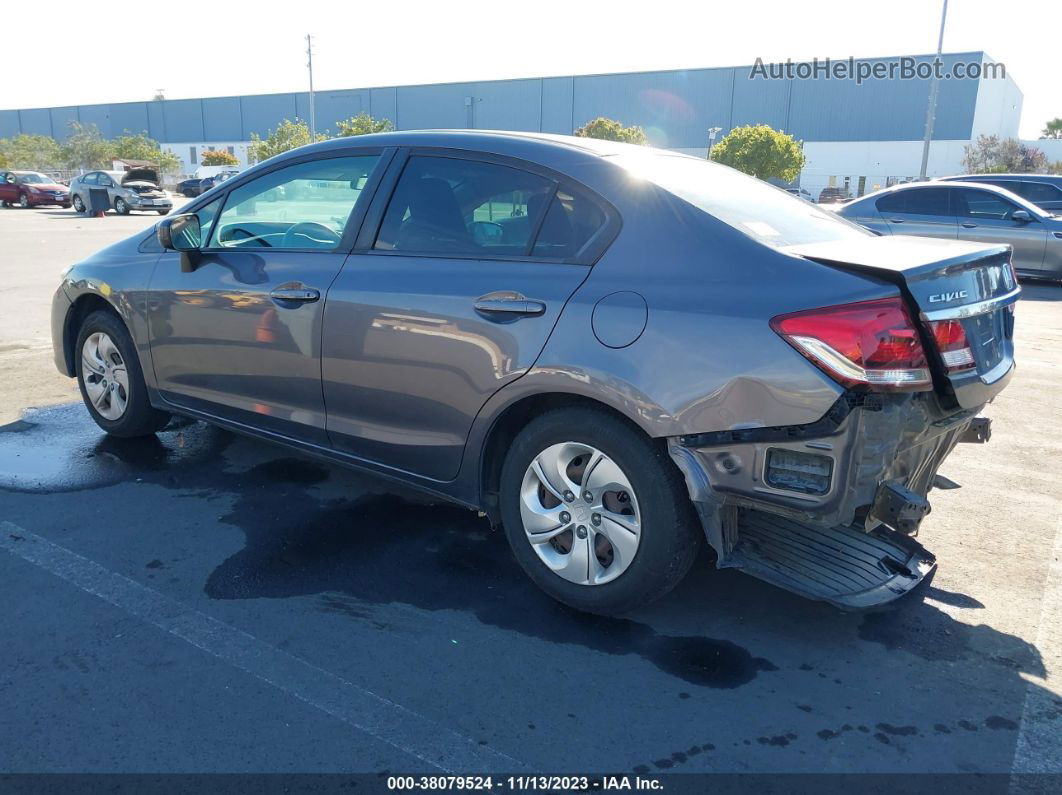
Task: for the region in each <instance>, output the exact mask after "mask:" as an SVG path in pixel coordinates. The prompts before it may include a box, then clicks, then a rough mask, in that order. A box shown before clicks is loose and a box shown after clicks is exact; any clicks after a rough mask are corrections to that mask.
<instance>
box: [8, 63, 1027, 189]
mask: <svg viewBox="0 0 1062 795" xmlns="http://www.w3.org/2000/svg"><path fill="white" fill-rule="evenodd" d="M942 60H943V64H942V66H943V70H942V71H943V73H944V74H945V75H948V78H947V79H942V80H940V83H939V85H940V91H939V98H938V101H937V114H936V123H935V126H934V130H933V143H932V148H931V155H930V161H929V173H930V176H934V175H944V174H953V173H957V172H960V171H961V167H960V162H961V160H962V154H963V147H964V146H965V145H967V144H968V143H970V142H971V141H972V140H974V139H976V138H977V137H978V136H979V135H999V136H1001V137H1017V134H1018V123H1019V120H1020V116H1021V104H1022V94H1021V91H1020V90H1019V89H1018V87H1017V85H1016V84H1015V82H1014V81H1013V79H1012V78H1011V77H1010V75H1007V74H1006V73H1005V69H1003V68H1001V67H1002V65H1000V64H996V63H995V62H994V61H993V60H992V59H991V58H989V57H988V56H987V55H986V54H985V53H983V52H968V53H949V54H946V55H944V56H943V59H942ZM931 62H932V56H904V57H895V58H880V59H865V60H859V61H842V62H833V63H832V64H830V65H829V68H823V66H824V63H820V64H818V65H817V66H816V65H812V64H804V65H789V67H788V68H787V69H781V68H772V67H770V65H764V64H756V65H752V66H738V67H720V68H710V69H684V70H674V71H663V72H634V73H626V74H603V75H573V76H565V77H542V78H529V79H515V80H486V81H479V82H468V83H446V84H434V85H410V86H389V87H383V88H351V89H343V90H338V91H318V92H317V93H316V94H315V122H316V126H317V129H318V130H319V131H327V130H328V129H329V128H333V127H334V126H335V124H336V122H338V121H340V120H343V119H348V118H350V117H351V116H353V115H355V114H358V113H361V112H366V113H369V114H371V115H372V116H374V117H376V118H386V119H390V120H391V121H392V122H393V123H394V125H395V128H396V129H400V130H409V129H425V128H476V129H500V130H524V131H542V132H552V133H571V132H572V131H574V130H575V129H576V128H577V127H579V126H580V125H582V124H584V123H585V122H587V121H588V120H590V119H593V118H595V117H597V116H608V117H610V118H614V119H617V120H619V121H621V122H623V123H624V124H628V125H630V124H637V125H640V126H641V127H643V128H644V129H645V130H646V132H647V133H648V135H649V138H650V140H651V142H652V143H653V144H654V145H656V146H661V147H665V148H668V149H675V150H679V151H683V152H687V153H691V154H697V155H701V156H704V154H705V153H706V151H707V147H708V131H709V130H710V129H711V128H716V127H717V128H720V131H719V133H718V135H719V136H720V137H721V136H723V135H726V133H727V132H728V131H729V130H730V129H731V128H733V127H737V126H740V125H744V124H761V123H762V124H769V125H770V126H772V127H774V128H776V129H781V130H785V131H786V132H787V133H790V134H792V135H793V136H795V137H796V138H797V139H799V140H801V141H803V142H804V151H805V154H806V155H807V159H808V162H807V166H806V168H805V169H804V171H803V173H802V174H801V177H800V180H799V183H800V185H801V186H802V187H804V188H806V189H807V190H809V191H810V192H811V193H812V194H813V195H815V196H817V195H818V192H819V191H820V190H821V189H822V188H824V187H826V186H837V187H843V188H847V189H848V191H849V192H850V193H851V194H852V195H859V194H861V193H863V192H867V191H870V190H873V189H875V188H877V187H884V186H886V185H888V184H892V183H893V182H896V181H901V180H905V179H910V178H912V177H914V176H915V175H917V174H918V172H919V167H920V164H921V154H922V138H923V135H924V131H925V120H926V108H927V103H928V97H929V89H930V83H931V81H930V80H927V79H920V78H918V77H913V78H911V77H906V78H905V77H904V76H902V74H900V73H899V72H898V70H897V65H900V66H901V67H902V64H904V63H907V64H908V66H909V67H910V68H912V69H923V70H924V69H927V68H928V67H929V66H930V65H931ZM838 63H839V64H841V66H840V67H838ZM890 64H893V66H890ZM957 67H958V68H959V69H964V71H965V72H966V73H971V72H979V73H980V74H981V76H980V77H979V78H973V77H966V78H963V79H958V78H955V77H954V75H955V73H956V70H957ZM971 67H974V68H971ZM838 69H841V70H847V72H848V76H844V75H839V74H838V71H837V70H838ZM875 70H876V71H875ZM890 70H892V71H891V72H890ZM786 72H788V74H787V73H786ZM860 72H863V73H865V74H867V75H871V74H877V75H882V76H871V77H869V78H867V79H864V80H862V81H859V80H858V79H857V78H856V74H857V73H860ZM308 115H309V96H308V94H307V93H287V94H263V95H249V96H238V97H207V98H202V99H174V100H158V101H145V102H123V103H113V104H101V105H80V106H72V107H60V108H35V109H25V110H0V137H8V136H11V135H16V134H18V133H20V132H24V133H41V134H45V135H51V136H54V137H57V138H61V137H62V136H63V135H64V134H65V133H66V131H67V130H68V129H69V123H70V122H72V121H79V122H81V123H91V124H95V125H96V126H97V127H98V128H99V129H100V131H101V132H102V133H103V134H104V135H105V136H107V137H111V136H115V135H120V134H122V133H124V132H127V131H128V132H141V131H145V132H147V134H148V135H150V136H151V137H152V138H155V139H156V140H158V141H160V142H161V143H162V144H163V146H165V148H167V149H170V150H171V151H173V152H175V153H176V154H177V156H178V157H179V158H180V159H181V161H182V164H183V167H184V170H185V172H186V173H192V172H194V170H195V168H196V167H197V165H198V162H199V158H200V156H201V153H202V151H203V150H204V149H218V148H221V149H227V150H229V151H231V152H233V153H234V154H235V155H236V156H237V157H238V158H239V159H240V161H241V163H242V164H246V163H247V158H248V149H247V143H248V142H249V141H250V139H251V134H252V133H257V134H259V135H262V136H264V135H266V134H267V132H268V131H269V129H270V128H273V127H275V126H276V125H277V124H278V123H279V122H280V121H281V120H283V119H285V118H296V117H297V118H301V119H306V118H307V117H308Z"/></svg>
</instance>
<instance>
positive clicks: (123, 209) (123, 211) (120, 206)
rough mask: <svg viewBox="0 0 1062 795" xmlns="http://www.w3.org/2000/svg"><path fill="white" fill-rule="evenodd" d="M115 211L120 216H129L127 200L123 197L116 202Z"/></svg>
mask: <svg viewBox="0 0 1062 795" xmlns="http://www.w3.org/2000/svg"><path fill="white" fill-rule="evenodd" d="M114 211H115V212H116V213H118V215H129V205H128V204H126V203H125V199H123V198H122V197H121V196H119V197H118V198H117V199H115V200H114Z"/></svg>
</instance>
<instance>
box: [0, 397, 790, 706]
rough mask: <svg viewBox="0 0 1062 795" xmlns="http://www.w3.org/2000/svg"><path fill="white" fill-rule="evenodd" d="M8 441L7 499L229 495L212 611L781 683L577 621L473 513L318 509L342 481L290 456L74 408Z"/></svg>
mask: <svg viewBox="0 0 1062 795" xmlns="http://www.w3.org/2000/svg"><path fill="white" fill-rule="evenodd" d="M0 434H3V435H2V436H0V489H7V490H11V491H32V492H36V493H57V492H69V491H78V490H84V489H95V488H101V487H106V486H111V485H115V484H118V483H123V482H142V483H148V484H154V485H159V486H163V487H165V488H171V489H178V490H181V491H191V492H194V493H196V494H201V495H204V496H206V497H211V496H221V495H231V496H233V497H234V502H233V503H232V507H231V509H230V510H229V511H228V512H227V513H226V514H224V515H223V516H221V517H220V518H219V521H221V522H224V523H227V524H230V525H233V526H235V527H238V528H239V529H240V530H242V531H243V532H244V534H245V535H246V546H245V548H244V549H243V550H241V551H240V552H238V553H237V554H235V555H233V556H232V557H230V558H229V559H228V560H226V561H224V562H223V563H222V564H221V565H220V566H218V567H217V569H216V570H215V571H214V572H213V573H212V574H211V575H210V576H209V578H208V580H207V582H206V586H205V590H206V593H207V595H208V596H210V597H212V598H215V599H257V598H272V599H284V598H289V597H295V596H305V595H321V597H322V599H323V600H324V601H322V602H321V604H320V608H321V609H323V610H327V611H330V612H333V613H340V614H343V615H347V616H349V617H350V618H352V619H354V620H359V621H366V622H369V623H370V624H371V625H374V626H378V627H381V628H385V627H386V623H382V622H379V621H377V619H375V618H374V617H373V615H374V611H373V606H378V605H386V604H390V603H401V604H408V605H412V606H414V607H417V608H420V609H423V610H461V611H465V612H468V613H471V614H473V615H475V616H476V617H477V618H478V619H479V620H480V621H481V622H483V623H484V624H488V625H491V626H496V627H498V628H501V629H505V630H510V631H513V632H519V633H521V634H525V635H529V636H533V637H537V638H540V639H542V640H545V641H548V642H552V643H560V644H569V645H577V646H582V647H585V648H588V649H591V650H593V651H596V652H600V653H603V654H609V655H636V656H640V657H641V658H643V659H644V660H645V661H647V662H648V663H650V664H652V665H653V666H655V667H656V668H657V669H659V670H660V671H663V672H665V673H667V674H669V675H671V676H674V677H676V678H678V679H681V680H682V681H684V682H687V683H689V684H691V685H696V686H701V687H711V688H735V687H740V686H741V685H744V684H746V683H748V682H750V681H752V680H753V679H754V678H756V676H757V675H759V674H760V673H761V672H765V671H774V670H777V669H776V667H775V666H774V665H773V664H772V663H771V662H769V661H768V660H765V659H763V658H760V657H756V656H754V655H753V654H751V653H750V652H749V651H748V650H747V649H745V648H742V647H741V646H739V645H737V644H735V643H732V642H730V641H728V640H721V639H712V638H706V637H694V636H691V637H674V636H668V635H662V634H660V633H657V632H656V631H655V630H654V629H653V628H652V627H650V626H648V625H646V624H643V623H640V622H637V621H633V620H630V619H624V618H606V617H601V616H591V615H587V614H583V613H579V612H576V611H573V610H570V609H568V608H566V607H564V606H562V605H559V604H558V603H556V602H554V601H553V600H551V599H549V598H548V597H547V596H545V595H544V594H543V593H542V592H541V591H539V590H538V589H537V587H535V586H534V585H533V584H532V583H531V582H530V581H529V580H528V579H527V578H526V576H525V575H524V574H523V572H522V571H520V569H519V567H518V566H517V565H516V563H515V561H514V560H513V558H512V555H511V553H510V551H509V549H508V546H507V545H506V543H505V539H504V536H503V535H502V534H501V533H500V532H491V531H490V529H489V526H488V525H487V523H486V522H485V520H482V519H479V518H477V517H476V515H475V514H474V513H472V512H471V511H468V510H464V509H462V508H459V507H455V506H453V505H450V504H432V503H430V502H426V501H423V500H420V499H419V498H417V500H418V501H414V500H411V499H403V498H402V497H399V496H396V495H394V494H386V495H367V496H362V497H360V498H355V499H341V498H328V497H324V496H322V495H321V493H320V492H319V491H318V490H317V487H318V486H319V485H321V484H323V483H325V481H328V480H329V479H330V478H331V477H332V475H333V473H334V472H335V471H336V470H335V469H334V468H332V467H329V466H327V465H322V464H319V463H316V462H314V461H311V460H308V459H304V458H301V457H292V456H285V455H283V454H282V455H281V456H279V457H270V458H268V459H266V460H262V459H263V449H264V450H272V449H273V448H266V447H264V446H263V445H260V444H258V443H256V442H243V441H241V440H238V438H237V437H235V436H234V435H232V434H230V433H228V432H226V431H223V430H220V429H218V428H215V427H213V426H209V425H205V424H203V423H198V422H190V421H187V420H176V421H175V423H174V424H173V425H172V426H171V427H170V428H168V429H167V430H165V431H164V432H162V433H159V434H158V435H156V436H152V437H146V438H143V439H113V438H110V437H107V436H106V435H104V434H103V433H102V432H100V431H99V430H98V429H97V428H96V426H95V425H94V424H93V423H92V421H91V420H90V419H89V417H88V416H87V415H86V413H85V410H84V408H83V407H82V406H80V405H78V404H73V405H68V406H60V407H55V408H48V409H40V410H32V411H29V412H27V413H26V414H25V415H24V417H23V419H22V420H20V421H18V422H16V423H12V424H10V425H8V426H5V427H4V428H2V429H0ZM344 476H346V475H344ZM351 477H352V479H353V476H351ZM359 486H360V489H359V488H358V487H359ZM336 490H338V489H334V490H333V491H336ZM357 490H361V491H364V490H365V485H364V484H357V485H356V486H355V487H354V488H352V491H355V493H356V491H357ZM292 506H298V510H294V511H293V510H292ZM153 563H154V561H152V562H151V563H149V564H148V565H149V567H152V568H154V567H155V566H153V565H152V564H153ZM514 605H518V606H519V608H518V609H513V608H514Z"/></svg>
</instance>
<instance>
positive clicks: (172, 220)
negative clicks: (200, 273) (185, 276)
mask: <svg viewBox="0 0 1062 795" xmlns="http://www.w3.org/2000/svg"><path fill="white" fill-rule="evenodd" d="M155 234H156V236H157V237H158V239H159V245H161V246H162V247H163V248H164V249H166V250H167V251H179V252H181V270H182V271H183V272H185V273H189V272H191V271H194V270H195V268H196V266H197V265H198V264H199V259H200V257H199V249H200V248H202V245H203V232H202V229H201V228H200V226H199V216H198V215H195V214H194V213H189V214H187V215H173V216H170V217H169V218H163V219H162V220H161V221H159V225H158V228H157V229H156V231H155Z"/></svg>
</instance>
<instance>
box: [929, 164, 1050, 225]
mask: <svg viewBox="0 0 1062 795" xmlns="http://www.w3.org/2000/svg"><path fill="white" fill-rule="evenodd" d="M940 180H942V181H946V182H947V181H950V182H956V181H957V182H983V183H986V184H988V185H995V186H996V187H997V188H1003V189H1004V190H1009V191H1010V192H1011V193H1016V194H1017V195H1019V196H1021V197H1022V198H1023V199H1025V200H1026V201H1028V202H1032V203H1033V204H1035V205H1036V206H1037V207H1039V208H1040V209H1041V210H1046V211H1047V212H1049V213H1051V214H1052V215H1062V175H1055V174H965V175H963V176H958V177H941V178H940Z"/></svg>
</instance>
